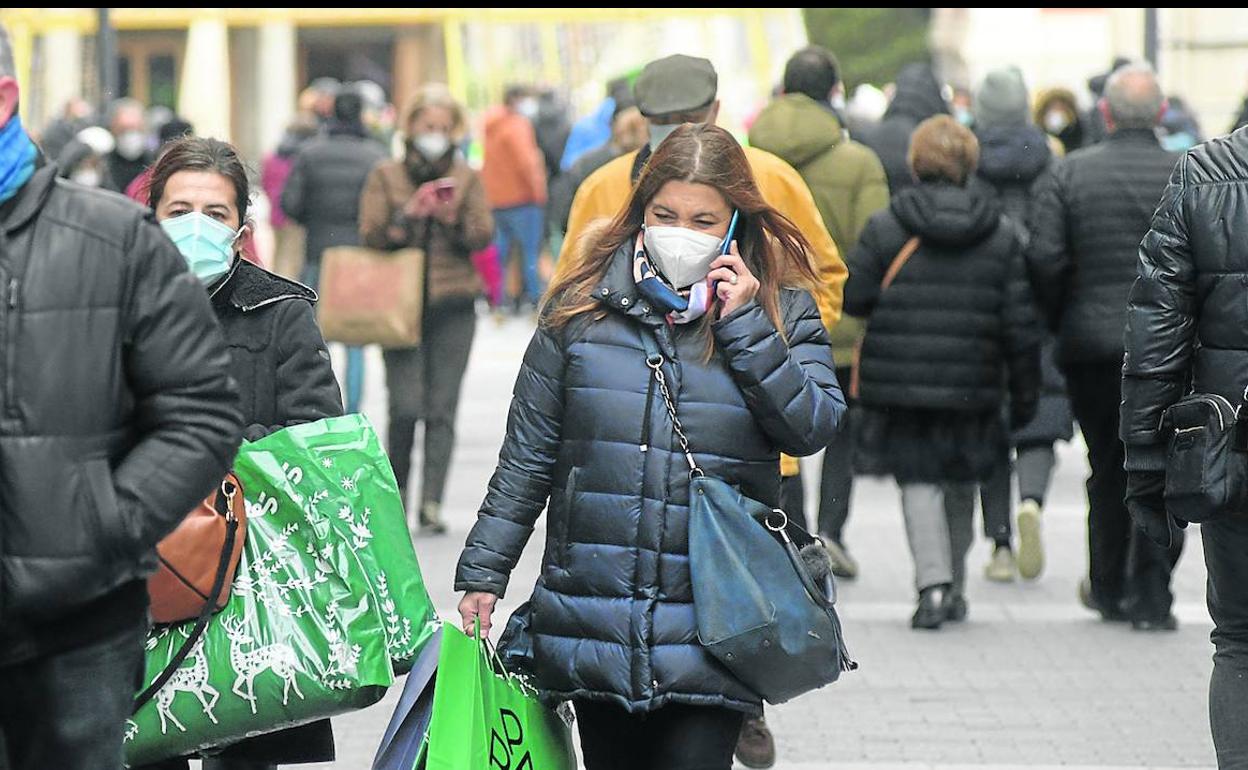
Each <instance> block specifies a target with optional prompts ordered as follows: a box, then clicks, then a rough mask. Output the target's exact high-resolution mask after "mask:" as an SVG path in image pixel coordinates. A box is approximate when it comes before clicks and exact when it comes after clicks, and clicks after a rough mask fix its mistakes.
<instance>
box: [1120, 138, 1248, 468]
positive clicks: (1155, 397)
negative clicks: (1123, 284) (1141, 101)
mask: <svg viewBox="0 0 1248 770" xmlns="http://www.w3.org/2000/svg"><path fill="white" fill-rule="evenodd" d="M1245 218H1248V132H1246V131H1244V130H1240V131H1236V132H1235V133H1234V134H1231V135H1230V136H1224V137H1219V138H1217V139H1212V140H1210V141H1208V142H1206V143H1205V144H1202V145H1200V146H1199V147H1196V148H1194V149H1192V150H1190V151H1189V152H1188V153H1187V154H1186V155H1184V156H1182V159H1181V160H1180V161H1179V163H1178V165H1177V166H1176V167H1175V168H1174V172H1173V174H1171V176H1170V183H1169V185H1168V186H1167V187H1166V188H1165V193H1164V194H1163V195H1162V197H1161V205H1160V206H1158V208H1157V212H1156V214H1154V216H1153V220H1152V227H1151V229H1150V230H1149V231H1148V234H1147V235H1145V236H1144V241H1143V243H1141V244H1140V249H1139V277H1138V278H1137V279H1136V281H1135V285H1134V286H1133V287H1132V288H1131V293H1130V299H1129V302H1128V308H1127V330H1126V347H1127V354H1126V361H1125V364H1124V366H1123V378H1122V399H1123V402H1122V423H1121V432H1122V434H1121V435H1122V440H1123V443H1124V444H1125V445H1126V452H1127V469H1128V470H1130V471H1144V472H1160V471H1162V470H1164V468H1165V445H1164V441H1165V439H1166V436H1165V435H1164V433H1162V432H1160V431H1159V430H1158V427H1159V423H1160V420H1161V413H1162V412H1163V411H1165V409H1166V408H1167V407H1168V406H1170V405H1171V404H1173V403H1174V402H1175V401H1178V400H1179V399H1180V398H1182V397H1183V396H1184V395H1185V394H1186V393H1188V392H1189V382H1190V387H1191V388H1192V389H1194V390H1195V392H1198V393H1217V394H1220V395H1222V396H1224V397H1226V398H1227V399H1229V400H1230V402H1231V404H1233V405H1235V406H1238V405H1239V404H1240V402H1241V400H1242V398H1243V393H1244V387H1245V386H1246V385H1248V301H1246V299H1248V239H1245V238H1244V235H1243V229H1242V223H1243V222H1244V221H1245Z"/></svg>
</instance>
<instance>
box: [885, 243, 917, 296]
mask: <svg viewBox="0 0 1248 770" xmlns="http://www.w3.org/2000/svg"><path fill="white" fill-rule="evenodd" d="M918 250H919V236H917V235H914V236H911V237H910V240H908V241H906V243H905V245H903V246H902V247H901V251H899V252H897V256H895V257H893V262H892V264H890V265H889V266H888V272H886V273H884V280H882V281H880V291H884V290H886V289H887V288H888V287H889V286H892V285H893V281H895V280H896V279H897V274H898V273H900V272H901V269H902V268H903V267H905V266H906V263H907V262H909V261H910V258H911V257H913V256H914V252H916V251H918Z"/></svg>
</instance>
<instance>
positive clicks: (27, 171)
mask: <svg viewBox="0 0 1248 770" xmlns="http://www.w3.org/2000/svg"><path fill="white" fill-rule="evenodd" d="M37 156H38V151H36V150H35V143H34V142H32V141H30V137H29V136H27V135H26V132H25V131H24V130H22V119H21V118H20V117H19V116H18V114H17V113H16V112H15V113H13V117H11V118H9V122H8V123H5V124H4V127H3V128H0V203H4V202H5V201H7V200H8V199H10V198H12V197H13V196H14V195H17V191H18V190H20V189H22V185H24V184H26V183H27V182H29V181H30V178H31V176H33V175H34V173H35V158H36V157H37Z"/></svg>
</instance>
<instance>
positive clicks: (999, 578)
mask: <svg viewBox="0 0 1248 770" xmlns="http://www.w3.org/2000/svg"><path fill="white" fill-rule="evenodd" d="M1017 571H1018V565H1016V564H1015V563H1014V552H1013V551H1011V550H1010V547H1009V546H1006V545H999V546H997V547H996V548H994V549H993V551H992V559H991V561H989V562H988V565H987V566H986V567H984V577H986V578H988V579H989V580H991V581H992V582H994V583H1012V582H1014V575H1015V574H1016V573H1017Z"/></svg>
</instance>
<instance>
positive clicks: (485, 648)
mask: <svg viewBox="0 0 1248 770" xmlns="http://www.w3.org/2000/svg"><path fill="white" fill-rule="evenodd" d="M472 638H473V639H474V640H475V641H476V643H477V646H478V648H479V649H480V650H481V657H482V658H484V659H485V663H486V665H488V666H489V667H490V670H491V671H492V672H493V673H494V674H495V676H500V677H502V678H503V679H506V680H507V683H508V684H510V685H512V686H513V687H515V688H516V689H518V690H520V691H521V692H522V693H524V694H525V695H528V696H530V697H533V698H536V697H537V688H535V687H534V686H533V685H531V684H529V683H528V682H526V681H525V680H524V679H522V678H521V677H519V676H517V675H516V674H513V673H512V672H510V671H508V670H507V667H506V666H504V665H503V659H502V658H500V657H499V655H498V648H497V647H495V646H494V643H493V642H491V641H490V638H489V637H488V636H487V637H485V638H482V637H481V616H480V615H478V616H476V617H475V618H473V629H472Z"/></svg>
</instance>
